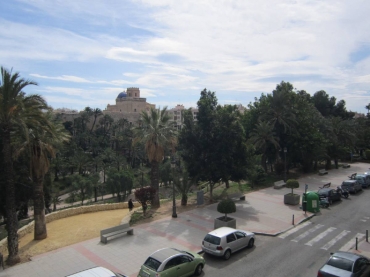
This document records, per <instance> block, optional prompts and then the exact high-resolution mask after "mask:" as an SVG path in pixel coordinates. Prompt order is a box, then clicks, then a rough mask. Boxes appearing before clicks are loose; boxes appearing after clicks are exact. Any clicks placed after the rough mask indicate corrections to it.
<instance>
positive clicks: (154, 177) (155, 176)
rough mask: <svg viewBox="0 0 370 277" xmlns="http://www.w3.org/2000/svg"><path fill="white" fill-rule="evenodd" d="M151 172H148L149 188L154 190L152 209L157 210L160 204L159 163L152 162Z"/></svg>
mask: <svg viewBox="0 0 370 277" xmlns="http://www.w3.org/2000/svg"><path fill="white" fill-rule="evenodd" d="M151 165H152V170H151V171H150V180H151V186H152V188H154V189H155V195H154V198H153V201H152V206H153V208H159V207H160V205H161V204H160V202H159V170H158V168H159V163H158V162H156V161H152V163H151Z"/></svg>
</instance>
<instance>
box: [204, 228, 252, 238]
mask: <svg viewBox="0 0 370 277" xmlns="http://www.w3.org/2000/svg"><path fill="white" fill-rule="evenodd" d="M237 231H239V232H243V233H246V234H253V233H252V232H249V231H244V230H239V229H234V228H230V227H220V228H217V229H215V230H213V231H211V232H209V233H208V234H209V235H213V236H215V237H224V236H227V235H228V234H231V233H234V232H237Z"/></svg>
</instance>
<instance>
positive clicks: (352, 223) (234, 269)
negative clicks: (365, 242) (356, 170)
mask: <svg viewBox="0 0 370 277" xmlns="http://www.w3.org/2000/svg"><path fill="white" fill-rule="evenodd" d="M369 193H370V191H369V190H364V191H363V192H359V193H357V194H356V195H351V196H350V197H349V199H343V200H342V201H340V202H335V203H333V205H332V206H330V207H329V209H321V212H320V213H319V214H317V215H316V216H314V217H313V218H312V219H311V220H309V221H307V222H306V223H304V224H302V225H298V226H296V227H295V228H293V229H291V230H290V231H288V232H286V233H284V234H281V235H280V236H277V237H269V236H257V239H256V243H255V246H254V248H252V249H243V250H241V251H239V252H237V253H235V254H233V255H232V257H231V258H230V260H228V261H224V260H223V259H220V258H216V257H212V256H210V255H205V259H206V262H207V265H206V267H205V269H204V276H228V275H229V276H254V277H257V276H261V277H262V276H276V277H278V276H282V277H283V276H296V277H306V276H307V277H308V276H316V275H317V272H318V270H319V268H320V267H321V266H322V265H323V264H324V263H325V261H326V260H327V259H328V258H329V256H330V252H335V251H338V250H344V251H346V250H349V248H351V247H353V245H354V244H355V240H356V239H355V238H356V237H358V239H365V233H366V230H367V229H369V223H370V203H369V201H368V198H369V195H368V194H369ZM296 229H298V230H297V231H295V230H296Z"/></svg>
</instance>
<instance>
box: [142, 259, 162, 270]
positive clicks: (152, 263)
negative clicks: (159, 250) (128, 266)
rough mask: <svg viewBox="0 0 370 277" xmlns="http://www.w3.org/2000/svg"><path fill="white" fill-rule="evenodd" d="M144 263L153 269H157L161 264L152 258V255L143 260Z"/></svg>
mask: <svg viewBox="0 0 370 277" xmlns="http://www.w3.org/2000/svg"><path fill="white" fill-rule="evenodd" d="M144 265H145V266H147V267H149V268H152V269H154V270H155V271H157V269H158V267H159V266H160V265H161V263H160V262H159V261H157V260H156V259H153V258H152V257H149V258H148V259H147V260H146V261H145V263H144Z"/></svg>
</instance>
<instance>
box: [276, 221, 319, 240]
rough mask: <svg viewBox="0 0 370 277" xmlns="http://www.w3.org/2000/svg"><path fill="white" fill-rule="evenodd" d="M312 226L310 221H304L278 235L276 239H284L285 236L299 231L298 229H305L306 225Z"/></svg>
mask: <svg viewBox="0 0 370 277" xmlns="http://www.w3.org/2000/svg"><path fill="white" fill-rule="evenodd" d="M310 224H312V222H311V221H306V222H304V223H302V224H300V225H298V226H296V227H294V228H292V229H290V230H289V231H287V232H285V233H283V234H280V235H279V236H278V237H279V238H281V239H285V238H286V237H287V236H290V235H291V234H294V233H295V232H297V231H299V230H300V229H302V228H304V227H306V226H307V225H310Z"/></svg>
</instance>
